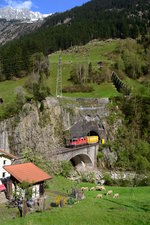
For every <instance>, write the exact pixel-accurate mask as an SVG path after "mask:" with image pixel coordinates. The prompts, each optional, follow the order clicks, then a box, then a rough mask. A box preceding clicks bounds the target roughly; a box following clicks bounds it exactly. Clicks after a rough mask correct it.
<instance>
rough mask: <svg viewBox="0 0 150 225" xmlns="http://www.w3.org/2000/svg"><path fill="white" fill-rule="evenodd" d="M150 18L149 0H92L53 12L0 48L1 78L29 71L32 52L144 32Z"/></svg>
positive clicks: (19, 75) (50, 50) (65, 47)
mask: <svg viewBox="0 0 150 225" xmlns="http://www.w3.org/2000/svg"><path fill="white" fill-rule="evenodd" d="M149 18H150V2H149V1H148V0H105V1H104V0H92V1H90V2H88V3H86V4H85V5H83V6H81V7H76V8H74V9H72V10H69V11H67V12H65V13H61V14H55V15H53V16H52V17H50V18H47V20H46V22H45V23H44V24H43V26H42V27H41V28H39V29H38V30H37V31H35V32H33V33H32V34H30V35H27V36H24V38H20V40H16V41H13V42H10V43H8V44H6V45H5V46H4V47H1V48H0V80H5V79H11V78H12V77H13V76H16V77H21V76H25V75H26V74H28V73H29V72H30V70H31V67H32V66H31V62H30V57H31V55H32V54H33V53H35V52H43V53H44V54H45V55H48V54H50V53H52V52H55V51H56V50H58V49H60V48H61V49H67V48H68V47H70V46H73V45H81V44H85V43H87V42H89V41H90V40H92V39H108V38H123V39H124V38H127V37H131V38H137V37H139V36H140V35H142V36H144V35H145V34H146V33H147V30H148V28H149Z"/></svg>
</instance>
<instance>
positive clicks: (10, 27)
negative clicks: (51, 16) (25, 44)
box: [0, 19, 43, 45]
mask: <svg viewBox="0 0 150 225" xmlns="http://www.w3.org/2000/svg"><path fill="white" fill-rule="evenodd" d="M42 23H43V21H37V22H34V23H25V22H22V23H21V22H20V21H6V20H5V19H0V45H4V44H6V43H7V42H8V41H12V40H14V39H16V38H19V37H20V36H23V35H25V34H28V33H30V32H33V31H35V30H36V29H37V28H39V27H40V26H41V25H42Z"/></svg>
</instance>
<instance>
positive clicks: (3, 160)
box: [0, 149, 17, 181]
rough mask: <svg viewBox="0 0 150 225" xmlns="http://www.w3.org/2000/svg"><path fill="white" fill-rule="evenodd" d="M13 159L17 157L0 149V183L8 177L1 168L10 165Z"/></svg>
mask: <svg viewBox="0 0 150 225" xmlns="http://www.w3.org/2000/svg"><path fill="white" fill-rule="evenodd" d="M14 159H17V157H16V156H14V155H12V154H10V153H8V152H6V151H5V150H2V149H0V181H2V180H3V179H6V178H8V177H10V174H9V173H8V172H7V171H6V170H5V169H4V168H3V166H9V165H11V163H12V161H13V160H14Z"/></svg>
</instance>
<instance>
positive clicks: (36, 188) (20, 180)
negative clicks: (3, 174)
mask: <svg viewBox="0 0 150 225" xmlns="http://www.w3.org/2000/svg"><path fill="white" fill-rule="evenodd" d="M4 169H5V170H6V171H7V172H8V173H9V174H10V175H11V176H10V180H9V185H8V186H9V188H8V189H7V192H8V193H7V194H8V198H9V199H12V198H13V195H14V193H15V195H17V196H19V197H20V196H21V197H20V198H22V199H23V198H24V197H25V193H26V189H25V187H23V184H25V183H26V184H28V186H29V187H30V190H32V197H31V198H32V199H33V200H34V199H37V198H40V197H42V196H43V195H44V182H45V181H46V180H50V179H52V177H51V176H49V175H48V174H47V173H45V172H44V171H43V170H41V169H40V168H38V167H37V166H35V165H34V164H33V163H23V164H17V165H10V166H4ZM21 184H22V185H21Z"/></svg>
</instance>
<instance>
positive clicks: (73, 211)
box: [0, 177, 150, 225]
mask: <svg viewBox="0 0 150 225" xmlns="http://www.w3.org/2000/svg"><path fill="white" fill-rule="evenodd" d="M74 185H75V184H73V183H72V182H71V181H68V180H66V179H65V178H62V177H54V178H53V180H52V181H50V182H49V189H48V190H47V193H48V195H49V196H50V200H51V201H54V200H55V198H56V194H55V196H54V195H53V194H52V191H53V190H55V191H60V192H65V191H66V190H67V189H68V190H70V191H71V187H73V186H74ZM82 186H89V187H91V186H93V184H88V183H80V184H78V188H79V187H82ZM106 189H107V190H110V189H112V190H113V192H114V193H116V192H117V193H119V194H120V197H119V198H118V199H113V198H112V197H106V196H103V199H96V196H97V194H98V193H99V192H97V191H93V192H90V191H88V192H85V196H86V199H85V200H83V201H80V202H79V203H77V204H75V205H73V206H66V207H65V208H51V209H50V210H48V211H46V212H43V213H33V214H30V215H28V216H26V217H25V218H17V219H14V220H10V219H8V217H7V218H6V217H5V218H4V216H3V217H1V220H0V224H1V225H8V224H11V225H20V224H23V225H149V224H150V201H149V193H150V187H137V188H132V187H106ZM0 210H1V208H0ZM5 210H9V209H5ZM5 215H6V212H5ZM11 216H12V215H11ZM11 216H10V214H9V218H10V217H11Z"/></svg>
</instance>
